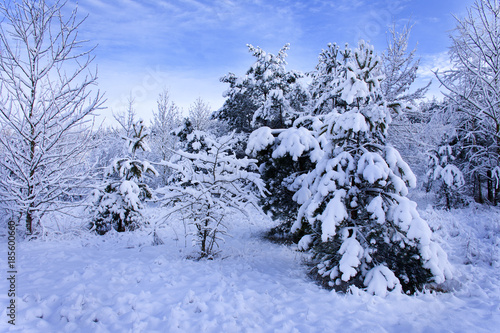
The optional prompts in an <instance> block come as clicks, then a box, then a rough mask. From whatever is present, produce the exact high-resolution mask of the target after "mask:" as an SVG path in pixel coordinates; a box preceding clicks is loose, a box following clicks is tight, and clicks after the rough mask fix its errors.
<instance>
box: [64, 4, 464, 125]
mask: <svg viewBox="0 0 500 333" xmlns="http://www.w3.org/2000/svg"><path fill="white" fill-rule="evenodd" d="M78 2H79V4H78V10H79V13H80V15H82V16H83V15H87V14H88V18H87V20H86V21H85V22H84V24H83V25H82V27H81V30H80V35H81V36H83V38H86V39H89V40H90V41H91V42H92V43H93V44H98V47H97V49H96V52H95V54H96V61H95V63H96V64H97V65H98V69H99V86H100V89H101V90H102V91H105V93H106V97H107V103H106V106H107V108H108V109H107V110H105V111H103V114H104V115H105V116H106V117H107V118H111V117H112V116H111V114H112V112H120V111H123V110H125V109H126V107H127V100H128V99H129V97H132V98H133V99H134V100H135V107H136V109H137V111H138V113H140V114H141V115H142V116H143V118H145V119H149V117H150V115H151V111H152V110H153V109H155V106H156V99H157V96H158V94H159V93H160V92H161V91H162V90H163V89H165V88H166V89H168V90H169V92H170V96H171V100H173V101H174V102H176V104H178V105H179V106H181V107H182V108H183V109H184V110H185V111H186V112H187V109H188V107H189V105H190V104H192V103H193V102H194V100H195V99H196V98H198V97H201V98H202V99H203V100H204V101H206V102H208V103H209V104H210V105H211V107H212V109H214V110H215V109H218V108H219V107H221V106H222V103H223V101H224V98H223V97H222V93H223V91H224V90H225V89H226V88H227V86H226V85H225V84H222V83H220V82H219V78H220V77H221V76H223V75H224V74H226V73H228V72H233V73H235V74H238V75H243V74H244V73H245V71H246V70H247V69H248V68H249V66H250V65H251V64H252V63H253V57H252V56H251V54H250V53H249V52H248V49H247V47H246V44H252V45H254V46H260V47H262V48H263V49H264V50H266V51H267V52H270V53H276V52H278V50H279V49H280V48H281V47H282V46H283V45H284V44H285V43H290V44H291V48H290V50H289V51H288V67H287V68H288V69H294V70H300V71H304V72H306V71H310V70H312V69H313V68H314V66H315V65H316V62H317V57H318V54H319V52H320V51H321V49H322V48H325V47H326V45H327V44H328V43H330V42H336V43H337V44H340V45H343V44H344V43H349V44H350V45H355V44H356V43H357V40H358V39H360V38H362V39H365V40H369V41H371V42H372V43H373V44H374V45H375V49H376V50H377V51H378V52H383V50H384V48H385V46H386V36H387V35H386V32H387V30H388V28H389V27H390V26H391V25H392V23H393V22H394V23H395V24H396V25H397V26H398V25H399V26H401V25H403V24H405V23H406V22H408V20H412V22H413V23H414V27H413V30H412V36H411V41H410V45H411V46H412V47H413V46H417V43H418V56H419V57H421V80H425V79H429V78H430V77H431V75H432V72H431V69H436V68H444V67H445V66H446V64H447V53H446V52H447V48H448V46H449V45H450V40H449V34H450V33H451V30H452V29H453V28H454V26H455V19H454V18H453V15H456V16H458V17H463V15H464V14H465V12H466V9H467V8H468V7H470V6H471V4H472V2H473V1H472V0H418V1H417V0H414V1H410V0H398V1H390V0H290V1H285V0H80V1H78ZM75 3H76V2H75V1H70V2H69V3H68V4H67V7H68V8H71V7H73V6H75ZM434 81H436V80H434ZM433 89H434V91H436V92H437V91H438V89H439V87H437V85H435V87H434V88H433Z"/></svg>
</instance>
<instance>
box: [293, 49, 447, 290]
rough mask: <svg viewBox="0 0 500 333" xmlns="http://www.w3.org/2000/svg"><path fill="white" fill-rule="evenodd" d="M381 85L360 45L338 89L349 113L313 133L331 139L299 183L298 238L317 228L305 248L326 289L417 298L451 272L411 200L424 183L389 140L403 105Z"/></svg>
mask: <svg viewBox="0 0 500 333" xmlns="http://www.w3.org/2000/svg"><path fill="white" fill-rule="evenodd" d="M381 80H382V76H381V73H380V60H379V58H378V57H376V56H375V54H374V50H373V47H371V46H370V45H368V44H366V43H364V42H363V41H360V43H359V45H358V48H357V49H355V50H354V51H353V55H352V57H350V58H349V60H348V61H347V64H346V76H345V78H344V79H343V80H341V81H340V82H339V85H338V89H337V92H338V93H339V94H340V99H342V100H343V101H344V103H345V107H337V108H335V109H333V110H332V111H331V112H330V113H329V114H327V115H326V116H325V117H324V120H323V125H322V126H321V127H320V128H321V130H320V131H321V132H320V133H316V134H315V135H312V137H316V138H320V139H321V141H326V142H323V143H322V147H323V150H324V154H323V157H322V158H321V159H319V161H318V162H317V164H316V167H315V169H314V170H312V171H310V172H309V173H307V174H306V175H305V176H303V177H299V178H297V179H296V181H295V182H294V184H293V187H294V188H296V189H298V190H297V192H296V193H295V195H294V200H295V201H296V202H297V203H298V204H299V205H300V209H299V211H298V217H297V220H296V222H295V223H294V225H293V227H292V232H294V231H297V230H300V229H303V230H306V229H310V230H311V234H309V235H306V236H304V237H303V238H302V240H301V242H300V243H299V247H301V248H304V249H305V248H308V247H312V251H313V253H314V262H315V268H314V269H313V273H314V274H316V275H317V276H318V278H319V279H320V280H322V281H323V282H324V284H325V285H326V286H328V287H331V288H335V289H336V290H342V291H347V290H348V289H349V288H350V287H351V286H355V287H359V288H361V287H364V288H366V290H367V291H368V292H371V293H374V294H379V295H385V294H386V293H387V292H388V291H390V290H400V289H402V290H404V291H405V292H409V293H413V292H415V291H416V290H421V289H422V288H423V287H424V286H425V284H426V283H429V282H437V283H441V282H444V281H445V279H446V278H448V277H450V276H451V272H450V267H449V263H448V261H447V256H446V254H445V253H444V252H443V250H442V249H441V248H440V247H439V245H438V244H436V243H435V242H434V241H433V240H432V232H431V230H430V228H429V226H428V225H427V223H426V222H425V221H424V220H423V219H422V218H420V216H419V214H418V212H417V210H416V204H415V203H414V202H412V201H411V200H409V199H408V198H406V195H407V194H408V187H409V186H410V187H411V186H415V185H416V179H415V177H414V175H413V173H412V172H411V170H410V168H409V167H408V165H407V164H406V163H405V162H404V161H403V160H402V158H401V156H400V155H399V153H398V152H397V150H396V149H394V148H393V147H391V146H390V145H388V144H387V142H386V135H387V128H388V125H389V124H390V122H391V115H390V112H391V109H392V108H398V107H400V105H399V104H395V103H388V102H387V101H385V100H384V97H383V95H382V93H381V90H380V82H381ZM316 128H317V127H316ZM306 227H307V228H306Z"/></svg>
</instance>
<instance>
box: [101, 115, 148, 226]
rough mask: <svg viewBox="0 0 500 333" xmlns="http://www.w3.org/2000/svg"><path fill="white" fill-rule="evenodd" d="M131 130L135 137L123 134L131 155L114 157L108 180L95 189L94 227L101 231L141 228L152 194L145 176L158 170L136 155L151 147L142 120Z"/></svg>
mask: <svg viewBox="0 0 500 333" xmlns="http://www.w3.org/2000/svg"><path fill="white" fill-rule="evenodd" d="M132 130H133V131H132V132H133V135H132V137H130V138H129V137H123V139H124V140H125V144H126V147H127V150H128V156H126V157H122V158H116V159H115V160H114V161H113V163H112V164H111V165H110V167H109V169H108V172H107V175H106V179H105V182H106V183H105V184H104V185H103V186H102V187H100V188H98V189H96V190H94V191H93V193H92V199H93V204H94V205H93V208H92V213H93V217H92V222H91V227H92V229H93V230H95V231H96V232H97V233H98V234H100V235H103V234H105V233H106V232H108V231H109V230H111V229H115V230H116V231H118V232H123V231H127V230H134V229H136V228H138V227H139V226H140V225H141V224H142V223H143V216H142V214H143V208H144V207H143V202H144V200H146V199H150V198H151V197H152V191H151V189H150V188H149V186H148V185H147V184H146V183H144V182H143V180H144V177H145V176H146V175H148V174H151V175H154V176H157V175H158V173H157V171H156V169H155V168H154V167H153V166H152V165H151V164H150V163H149V162H148V161H144V160H139V159H137V158H136V154H137V152H138V150H142V151H149V146H148V144H147V142H146V136H147V134H146V131H145V128H144V124H143V122H142V120H139V121H138V122H137V123H135V124H133V127H132Z"/></svg>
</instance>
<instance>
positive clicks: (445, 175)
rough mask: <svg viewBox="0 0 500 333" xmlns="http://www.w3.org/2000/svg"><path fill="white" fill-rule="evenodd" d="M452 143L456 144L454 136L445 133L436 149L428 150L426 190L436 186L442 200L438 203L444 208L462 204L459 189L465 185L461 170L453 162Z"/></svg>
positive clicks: (462, 199) (462, 200)
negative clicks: (449, 136)
mask: <svg viewBox="0 0 500 333" xmlns="http://www.w3.org/2000/svg"><path fill="white" fill-rule="evenodd" d="M453 141H454V142H453ZM453 143H454V144H455V145H456V144H457V139H456V137H451V138H448V135H445V136H444V137H443V140H442V142H441V144H440V145H439V146H438V147H437V149H433V150H431V151H429V163H428V171H427V174H426V178H427V179H426V190H427V191H430V190H431V188H432V187H437V189H436V191H437V195H438V199H439V200H440V201H444V202H440V203H439V204H440V205H443V206H444V207H445V208H446V209H451V208H454V207H458V206H460V205H463V204H464V198H463V195H462V193H461V189H462V187H463V186H464V185H465V181H464V176H463V174H462V171H460V169H459V168H458V167H457V166H456V165H454V164H453V161H455V156H454V155H455V154H454V153H453V148H452V146H451V145H453Z"/></svg>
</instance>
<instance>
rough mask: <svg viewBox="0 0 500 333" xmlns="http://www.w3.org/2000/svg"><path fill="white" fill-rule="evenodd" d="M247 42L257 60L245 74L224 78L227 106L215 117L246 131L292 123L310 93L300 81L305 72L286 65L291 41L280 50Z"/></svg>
mask: <svg viewBox="0 0 500 333" xmlns="http://www.w3.org/2000/svg"><path fill="white" fill-rule="evenodd" d="M247 46H248V49H249V51H250V52H251V53H252V55H253V56H254V57H255V58H256V61H255V63H254V64H253V65H252V66H251V67H250V69H249V70H248V71H247V72H246V75H245V76H243V77H237V76H236V75H235V74H232V73H229V74H228V75H226V76H224V77H223V78H222V79H221V81H222V82H225V83H229V84H230V87H229V89H228V90H227V91H226V92H224V97H226V98H227V99H226V102H225V103H224V106H223V107H222V108H221V109H220V110H219V111H218V112H217V113H216V114H215V115H214V117H215V118H217V119H219V120H223V121H226V122H228V125H229V126H230V128H232V129H235V130H237V131H244V132H250V130H251V129H255V128H258V127H260V126H268V127H271V128H285V127H289V126H291V124H292V121H293V119H295V118H296V117H297V114H300V113H301V112H303V111H304V107H305V105H306V104H307V101H308V94H307V91H306V90H305V89H304V88H303V87H302V85H301V83H300V82H299V79H300V78H301V77H302V74H301V73H299V72H296V71H288V70H287V69H286V65H287V63H286V57H287V53H286V52H287V50H288V49H289V44H286V45H285V46H283V48H282V49H281V50H280V51H279V52H278V53H277V54H272V53H267V52H265V51H264V50H263V49H261V48H260V47H254V46H252V45H247Z"/></svg>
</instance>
